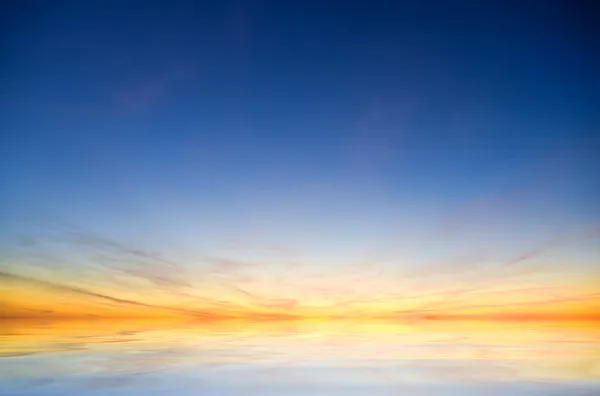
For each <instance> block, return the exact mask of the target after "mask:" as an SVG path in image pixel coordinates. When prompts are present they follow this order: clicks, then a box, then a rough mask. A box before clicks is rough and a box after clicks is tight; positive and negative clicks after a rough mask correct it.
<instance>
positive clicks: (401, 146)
mask: <svg viewBox="0 0 600 396" xmlns="http://www.w3.org/2000/svg"><path fill="white" fill-rule="evenodd" d="M14 3H15V5H13V6H6V11H7V12H5V13H4V15H5V16H4V18H5V20H4V23H3V25H4V28H3V29H4V33H5V34H4V41H3V45H4V48H5V53H6V54H8V57H7V60H8V61H7V62H5V63H4V64H3V69H2V71H3V72H2V86H3V89H2V91H3V93H2V106H3V109H4V111H3V112H2V116H1V122H2V130H3V135H2V141H1V143H2V144H1V145H2V149H1V150H2V170H3V171H2V175H1V181H2V185H3V186H4V187H3V193H2V195H1V198H0V202H1V205H0V207H1V208H2V209H1V211H0V214H1V215H2V223H3V224H4V225H3V226H2V231H3V232H2V234H3V235H8V236H11V235H16V234H17V233H18V232H20V231H22V225H23V224H25V223H27V224H31V222H34V223H35V222H36V221H40V222H41V221H43V220H42V219H47V218H52V219H60V220H61V221H62V220H64V221H67V222H73V223H77V224H81V225H84V226H86V227H90V228H94V229H98V230H101V231H102V232H107V233H112V234H115V235H117V236H120V237H125V236H130V237H131V236H132V235H135V236H133V237H132V238H134V239H148V238H150V239H151V238H153V237H152V236H151V235H155V236H156V238H157V239H160V240H161V241H166V240H167V239H169V238H170V239H169V240H171V241H176V242H173V243H180V244H181V245H186V246H190V245H195V244H200V245H203V244H207V246H212V245H211V243H219V242H218V241H221V240H226V239H227V240H229V239H231V238H238V239H239V238H241V239H244V238H246V239H247V238H256V239H257V240H261V238H264V241H268V243H274V244H278V243H279V244H283V245H286V246H287V245H293V246H297V247H298V249H301V250H302V249H304V250H305V251H313V252H318V253H314V254H315V257H324V256H327V257H333V256H334V257H339V256H340V254H341V253H340V252H342V251H345V250H348V249H349V250H350V251H352V252H354V251H355V250H354V249H356V250H358V251H363V250H369V249H376V248H378V246H379V245H377V244H378V243H382V242H381V241H392V240H393V238H395V237H396V235H398V234H401V235H403V236H404V238H408V235H417V234H419V232H421V231H423V232H425V231H424V230H429V231H431V230H432V229H435V228H436V227H438V226H439V224H444V222H446V221H447V219H448V218H453V216H455V213H463V212H461V211H464V210H467V212H468V214H467V215H464V216H465V217H464V218H462V220H464V221H465V222H471V223H473V222H474V223H476V224H479V222H481V225H478V226H477V227H475V228H476V229H477V231H476V232H475V233H474V234H473V235H471V236H470V238H473V237H478V238H480V239H483V240H495V241H497V242H498V243H499V244H502V243H501V242H502V241H505V240H506V239H515V240H522V239H523V238H525V239H527V240H529V239H530V237H532V235H534V236H535V235H542V234H543V235H546V234H548V233H550V234H552V233H555V232H558V230H560V229H564V228H577V227H579V226H587V225H589V224H593V223H597V221H598V219H599V217H598V211H597V210H596V208H595V207H594V198H597V197H595V195H597V194H598V185H597V184H595V182H596V180H595V178H594V166H593V165H594V162H595V155H596V154H597V149H598V143H599V140H598V138H597V136H596V134H595V131H597V127H598V123H597V118H596V117H595V113H594V111H595V109H596V107H597V105H598V102H597V100H596V99H597V98H596V97H595V93H596V90H597V88H598V85H597V81H596V80H595V79H594V73H595V67H594V66H595V65H594V61H593V56H592V55H591V54H590V52H591V51H592V48H593V47H592V46H591V42H590V40H589V37H590V36H589V35H590V32H589V31H587V30H586V28H587V25H585V24H584V22H585V18H584V16H585V14H584V13H585V10H582V9H577V7H576V6H574V5H569V4H568V2H558V1H556V2H552V1H551V2H544V4H543V7H541V3H540V2H529V1H465V2H460V1H459V2H444V1H414V2H411V1H407V2H403V1H132V2H110V1H57V2H43V1H24V2H14ZM490 201H491V202H493V203H489V202H490ZM481 202H484V203H483V204H481ZM486 205H487V206H486ZM465 208H466V209H465ZM471 208H477V209H471ZM481 212H483V213H484V214H482V213H481ZM461 216H463V215H461ZM482 216H483V218H485V219H484V220H481V219H482ZM490 217H493V218H495V217H498V218H500V219H501V220H500V223H502V224H500V225H499V224H498V221H494V222H492V223H493V224H492V225H489V226H488V223H489V219H488V218H490ZM448 221H449V220H448ZM484 224H485V226H484ZM150 230H151V231H150ZM429 231H428V232H429ZM482 233H483V235H484V236H482ZM486 233H489V235H488V234H486ZM521 233H525V234H526V235H527V236H526V237H523V236H522V235H521ZM159 235H160V236H159ZM419 235H420V234H419ZM211 238H213V239H211ZM386 238H387V239H386ZM415 238H417V237H415ZM467 239H468V238H467ZM534 239H535V237H534ZM538 239H543V238H542V237H539V238H538ZM209 240H210V241H211V242H208V241H209ZM536 240H537V239H536ZM261 241H263V240H261ZM356 241H362V242H363V245H360V246H359V247H357V242H356ZM257 243H258V242H257ZM265 243H267V242H265ZM386 243H387V242H386ZM390 243H391V242H390ZM384 244H385V243H384Z"/></svg>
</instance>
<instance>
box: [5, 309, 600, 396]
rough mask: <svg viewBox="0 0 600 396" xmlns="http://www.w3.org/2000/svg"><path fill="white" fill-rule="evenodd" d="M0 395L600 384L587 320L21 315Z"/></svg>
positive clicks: (562, 389)
mask: <svg viewBox="0 0 600 396" xmlns="http://www.w3.org/2000/svg"><path fill="white" fill-rule="evenodd" d="M0 337H1V338H0V394H2V395H4V394H6V395H24V396H25V395H31V396H34V395H67V396H68V395H79V394H91V395H172V396H178V395H224V396H229V395H232V396H237V395H281V396H285V395H331V396H334V395H404V394H411V395H432V396H433V395H440V396H442V395H482V394H484V395H486V396H492V395H499V396H500V395H507V394H510V395H511V396H519V395H540V396H542V395H556V396H562V395H573V396H584V395H585V396H592V395H600V329H598V326H597V325H595V324H593V323H587V324H580V323H578V324H573V323H570V324H564V323H562V324H561V323H541V322H531V323H512V322H511V323H497V322H496V323H494V322H492V323H483V322H466V321H457V322H418V323H406V324H398V323H388V322H386V323H383V322H370V323H356V322H308V321H298V322H259V323H248V322H241V321H238V322H236V321H230V322H216V323H189V322H188V323H177V324H173V323H156V322H139V321H136V322H132V321H128V322H123V321H118V322H117V321H98V320H96V321H87V322H74V321H68V322H64V321H63V322H56V321H54V322H23V321H5V322H4V323H3V324H2V327H0Z"/></svg>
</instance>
